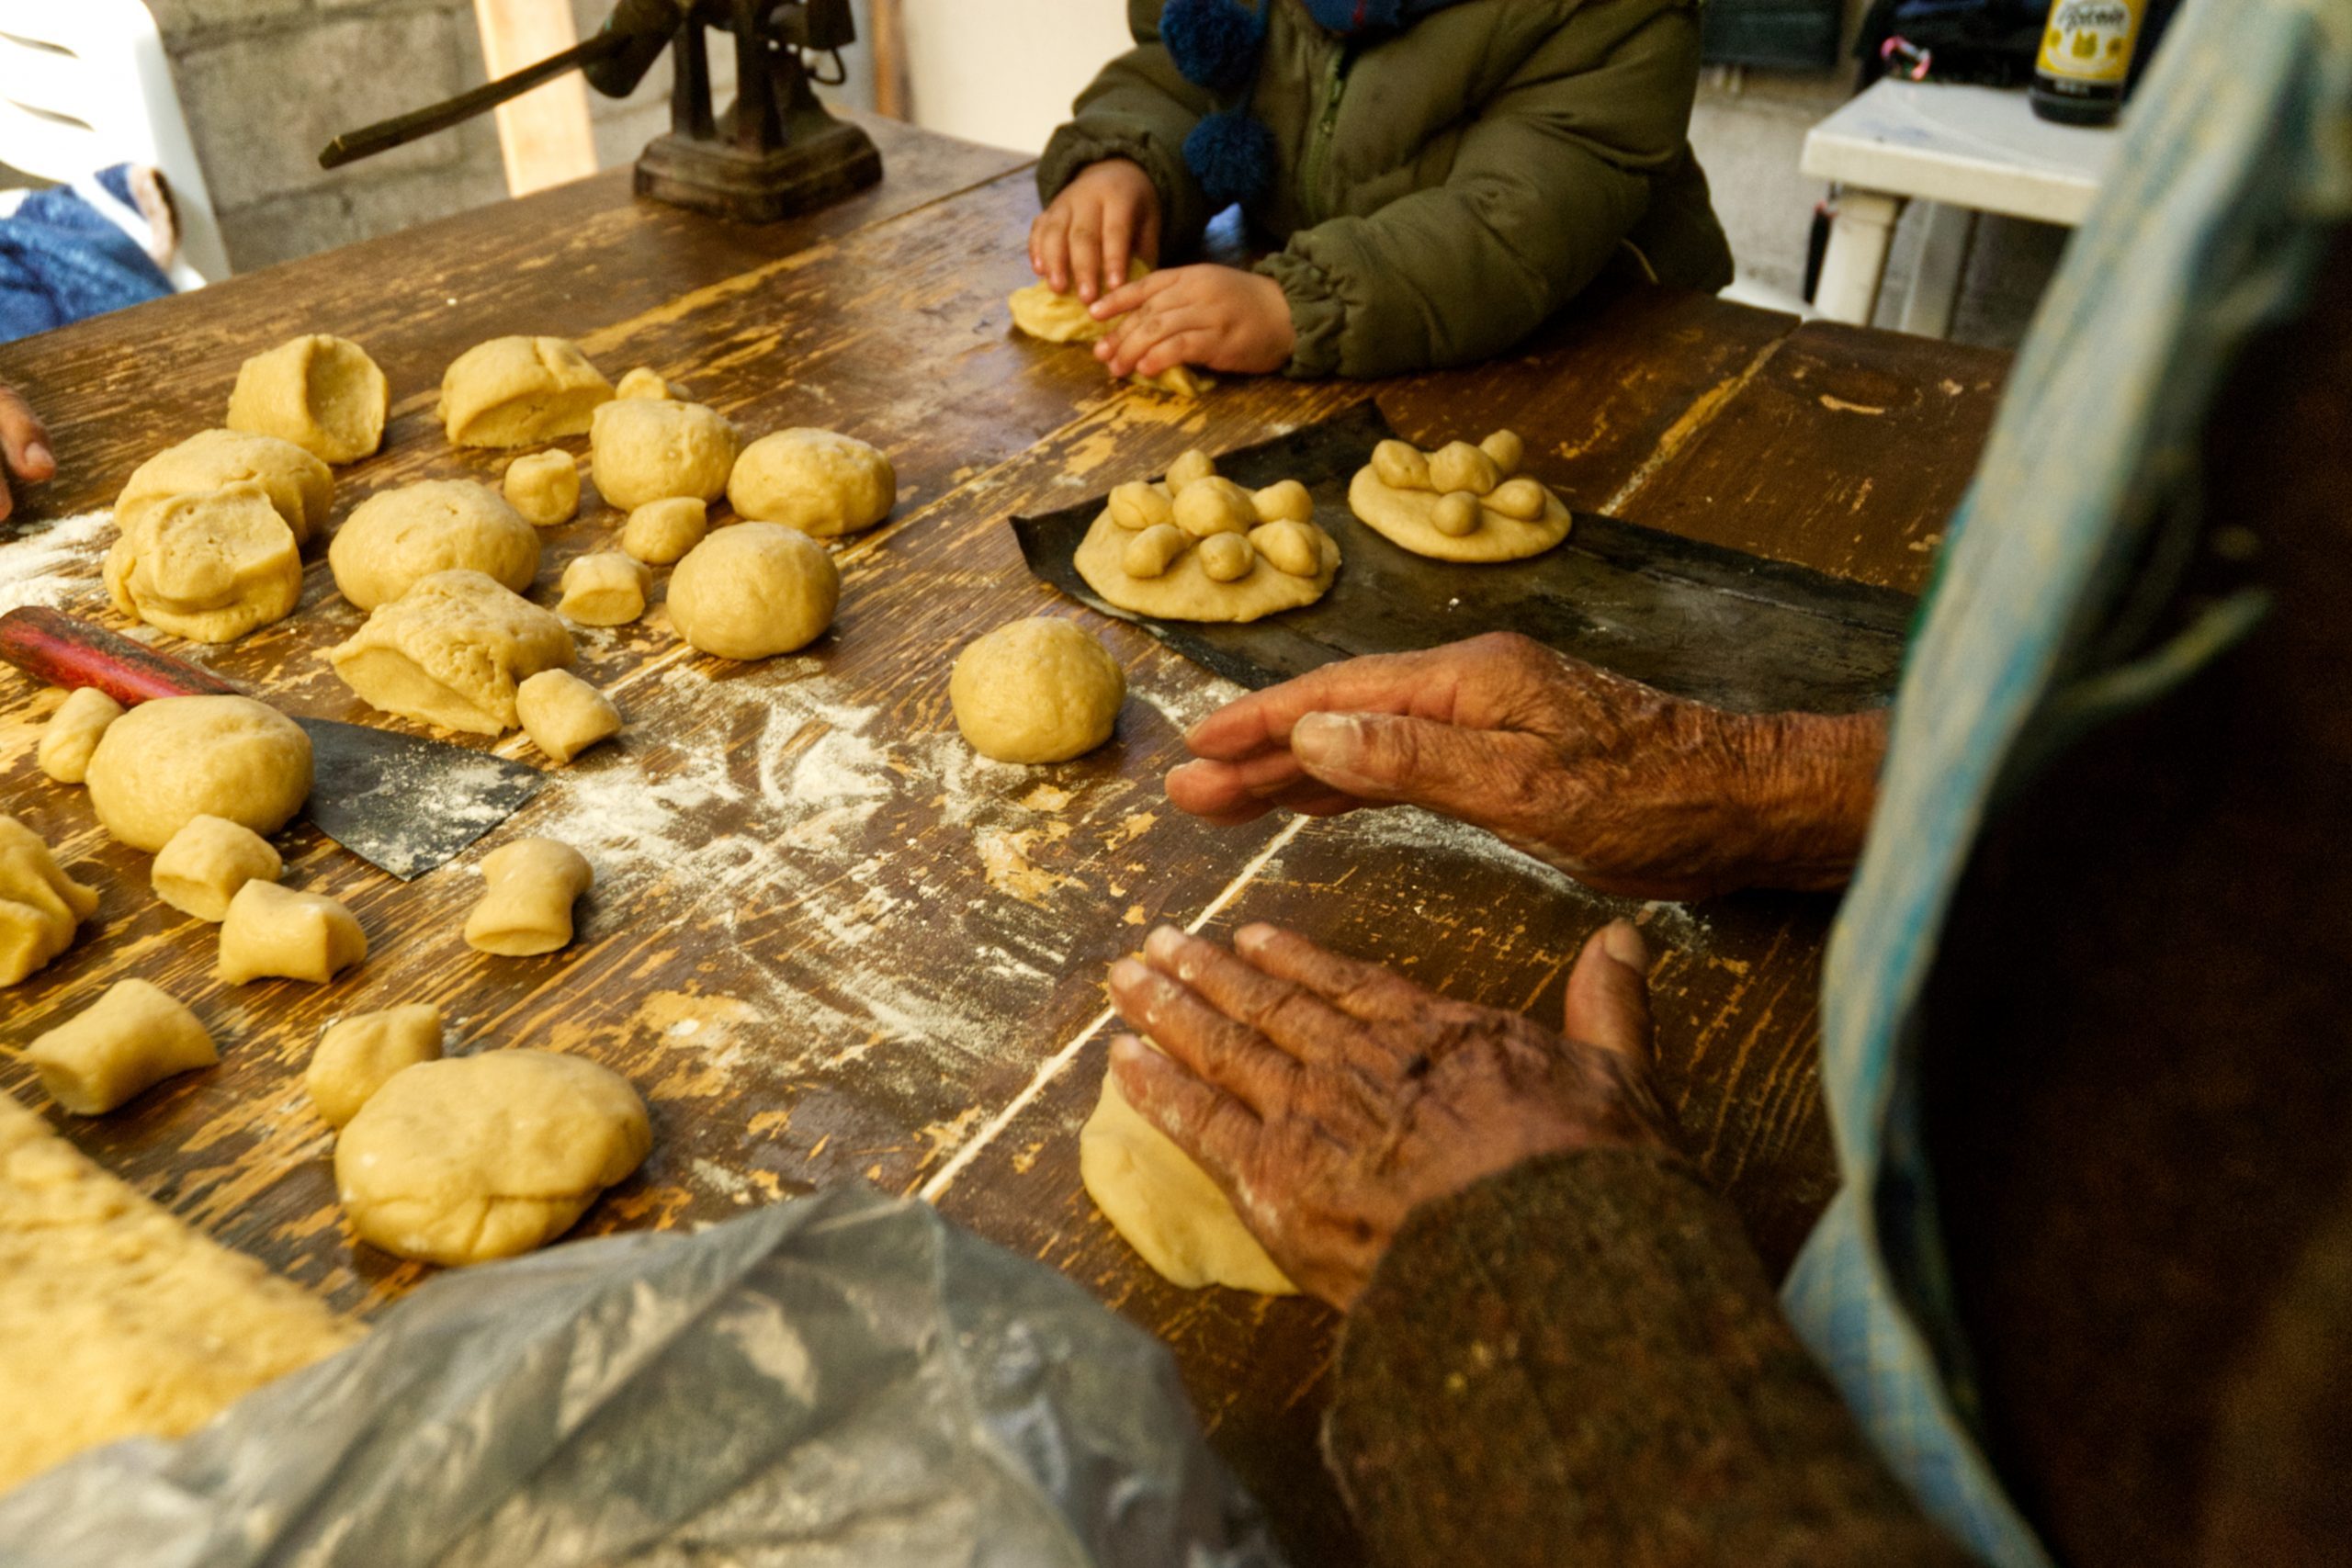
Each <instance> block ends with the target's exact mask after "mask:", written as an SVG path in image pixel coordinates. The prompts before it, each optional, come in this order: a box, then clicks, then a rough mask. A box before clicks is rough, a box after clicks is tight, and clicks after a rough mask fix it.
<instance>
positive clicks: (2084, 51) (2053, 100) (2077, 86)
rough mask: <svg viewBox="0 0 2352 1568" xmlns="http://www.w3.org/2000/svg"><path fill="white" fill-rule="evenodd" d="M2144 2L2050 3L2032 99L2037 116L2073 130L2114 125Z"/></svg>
mask: <svg viewBox="0 0 2352 1568" xmlns="http://www.w3.org/2000/svg"><path fill="white" fill-rule="evenodd" d="M2143 3H2144V0H2051V6H2050V24H2049V26H2047V27H2045V28H2042V30H2041V55H2040V57H2039V58H2038V59H2036V60H2035V62H2034V65H2033V86H2032V88H2031V90H2030V92H2029V93H2028V95H2027V96H2029V97H2030V99H2031V100H2032V103H2033V112H2034V113H2036V114H2038V115H2040V116H2041V118H2044V119H2054V120H2061V121H2064V123H2066V124H2068V125H2109V124H2112V123H2113V122H2114V120H2115V116H2116V113H2117V111H2118V110H2120V109H2121V108H2122V107H2123V90H2124V87H2125V85H2126V84H2127V82H2128V80H2129V78H2130V76H2131V51H2132V49H2133V47H2134V46H2136V45H2137V44H2138V43H2139V41H2140V13H2141V7H2142V6H2143Z"/></svg>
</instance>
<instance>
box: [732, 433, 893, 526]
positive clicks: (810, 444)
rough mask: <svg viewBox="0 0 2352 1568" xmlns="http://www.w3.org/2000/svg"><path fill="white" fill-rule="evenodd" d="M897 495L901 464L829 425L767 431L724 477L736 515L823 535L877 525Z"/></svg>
mask: <svg viewBox="0 0 2352 1568" xmlns="http://www.w3.org/2000/svg"><path fill="white" fill-rule="evenodd" d="M898 500H899V474H898V470H897V469H896V468H892V467H891V466H890V459H889V458H888V457H885V456H884V455H883V453H882V450H881V448H880V447H877V446H868V445H867V444H866V443H865V442H863V441H860V440H858V439H857V438H856V437H855V436H854V435H843V434H840V433H839V432H837V431H831V430H779V431H776V432H775V434H770V435H763V436H761V437H760V438H759V439H758V440H757V441H754V442H752V444H751V445H750V446H746V447H744V448H743V454H742V456H741V457H738V458H736V459H735V469H734V472H733V473H732V474H730V475H729V477H728V480H727V501H728V504H729V505H730V506H732V507H734V508H735V514H736V515H737V516H739V517H741V518H743V519H744V520H745V521H747V522H752V523H781V524H783V525H785V526H786V527H787V528H797V529H799V530H800V531H801V532H802V533H804V534H813V535H815V536H817V537H819V538H820V539H831V538H835V537H838V536H841V535H843V534H854V533H856V532H858V531H859V530H860V529H863V528H871V527H873V526H874V525H876V523H879V522H881V521H882V519H884V518H885V517H888V515H890V508H891V507H893V506H895V505H897V504H898Z"/></svg>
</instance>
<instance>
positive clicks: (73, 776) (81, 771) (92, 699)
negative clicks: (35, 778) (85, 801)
mask: <svg viewBox="0 0 2352 1568" xmlns="http://www.w3.org/2000/svg"><path fill="white" fill-rule="evenodd" d="M121 716H122V705H121V704H120V703H119V702H116V701H115V700H114V699H113V698H112V697H110V696H107V694H105V693H104V692H101V691H99V690H98V689H97V688H96V686H77V687H75V688H74V690H73V691H72V692H69V693H68V694H66V697H65V701H64V702H63V703H62V704H61V705H59V707H58V710H57V711H56V712H55V713H53V714H51V715H50V716H49V722H48V723H47V724H45V725H43V726H42V727H41V731H40V749H39V750H36V751H35V752H34V753H33V760H34V761H36V762H38V763H40V771H41V772H42V773H47V774H48V775H49V776H50V777H51V778H52V779H55V780H56V781H57V782H58V783H59V784H80V783H81V782H82V779H83V776H84V775H85V774H86V773H88V772H89V771H90V753H91V752H93V751H95V750H97V749H98V738H99V737H100V736H103V735H104V734H106V732H107V726H108V725H110V724H112V723H113V722H114V721H115V720H116V719H119V718H120V717H121Z"/></svg>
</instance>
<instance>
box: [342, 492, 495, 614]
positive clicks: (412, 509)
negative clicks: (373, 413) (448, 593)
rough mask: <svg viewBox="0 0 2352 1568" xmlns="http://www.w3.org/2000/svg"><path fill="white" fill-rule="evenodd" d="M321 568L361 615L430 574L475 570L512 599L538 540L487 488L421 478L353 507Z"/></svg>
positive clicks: (388, 600) (390, 599) (405, 590)
mask: <svg viewBox="0 0 2352 1568" xmlns="http://www.w3.org/2000/svg"><path fill="white" fill-rule="evenodd" d="M327 567H328V570H331V571H333V572H334V585H335V587H336V588H338V589H340V590H342V592H343V596H344V597H345V599H348V600H350V601H351V603H352V604H356V605H357V606H358V607H359V608H360V609H362V610H372V609H374V608H376V606H377V605H379V604H390V603H391V602H392V601H393V600H395V599H397V598H399V597H400V596H401V594H403V593H405V592H408V591H409V590H410V589H411V588H412V587H413V586H414V585H415V584H416V582H417V581H419V580H420V579H422V578H425V577H429V576H431V575H432V574H433V573H435V572H436V571H478V572H481V574H482V575H484V576H485V577H489V578H492V579H493V580H494V581H498V582H502V583H503V584H505V585H506V586H507V587H509V588H511V589H513V590H514V591H515V592H517V593H520V592H524V591H526V589H528V588H529V587H530V586H531V580H532V579H533V578H535V577H537V575H538V573H539V536H538V533H537V530H536V529H534V528H533V527H532V526H531V525H529V524H528V523H526V522H525V521H524V520H523V515H522V513H518V512H516V511H515V509H514V508H513V507H511V506H509V505H507V504H506V502H504V501H503V500H502V499H500V497H499V495H498V493H497V492H496V491H492V489H491V488H490V487H489V486H488V485H481V484H476V483H475V482H474V481H473V480H471V479H426V480H424V482H422V483H419V484H413V485H402V486H401V488H400V489H398V490H388V491H379V492H378V493H377V494H375V495H371V496H369V497H368V499H367V500H365V501H363V502H360V503H359V504H358V505H357V506H356V507H354V508H353V509H352V513H351V515H350V516H349V517H347V518H345V520H344V525H343V526H342V527H341V528H339V529H337V530H336V531H335V536H334V544H332V545H330V546H328V547H327Z"/></svg>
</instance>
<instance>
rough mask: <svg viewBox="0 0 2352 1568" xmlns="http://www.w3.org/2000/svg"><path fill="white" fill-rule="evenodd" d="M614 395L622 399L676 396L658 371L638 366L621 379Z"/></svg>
mask: <svg viewBox="0 0 2352 1568" xmlns="http://www.w3.org/2000/svg"><path fill="white" fill-rule="evenodd" d="M615 395H616V396H617V397H623V398H667V397H673V396H677V395H678V394H677V393H675V392H673V390H672V389H671V386H670V383H669V382H667V381H665V380H663V379H662V373H661V372H660V371H658V370H655V369H652V368H650V367H647V366H643V365H640V366H639V367H637V368H636V369H634V370H632V371H630V372H629V373H628V375H626V376H624V377H622V378H621V384H620V385H619V387H617V388H616V389H615Z"/></svg>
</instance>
